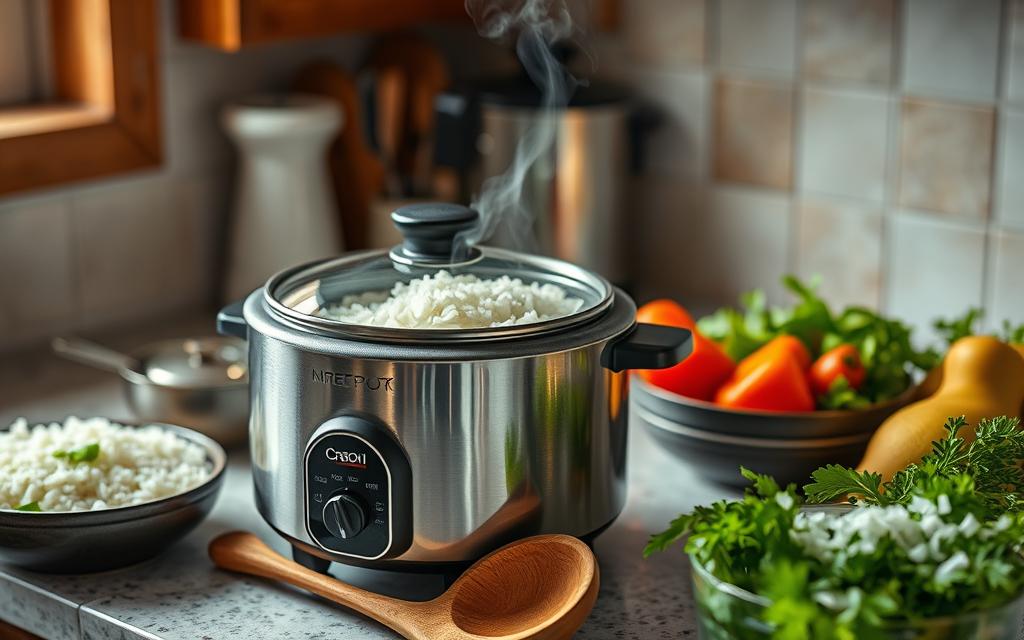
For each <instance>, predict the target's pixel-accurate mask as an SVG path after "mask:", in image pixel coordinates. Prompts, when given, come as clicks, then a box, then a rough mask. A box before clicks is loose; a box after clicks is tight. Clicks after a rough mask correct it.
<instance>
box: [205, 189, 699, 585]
mask: <svg viewBox="0 0 1024 640" xmlns="http://www.w3.org/2000/svg"><path fill="white" fill-rule="evenodd" d="M392 218H393V220H394V221H395V223H396V225H397V226H398V227H399V229H400V231H401V232H402V234H403V236H404V238H405V240H404V243H403V244H402V245H400V246H396V247H395V248H393V249H392V250H391V251H390V252H388V251H369V252H359V253H352V254H348V255H344V256H342V257H340V258H335V259H329V260H324V261H320V262H315V263H312V264H306V265H302V266H298V267H295V268H292V269H288V270H285V271H283V272H281V273H278V274H277V275H275V276H273V277H272V278H271V279H270V280H269V281H268V282H267V284H266V285H265V286H264V287H263V288H261V289H258V290H257V291H255V292H254V293H253V294H251V295H250V296H249V297H248V298H247V299H246V300H245V301H244V303H241V302H240V303H237V304H235V305H232V306H230V307H228V308H226V309H224V310H223V311H222V312H221V313H220V315H219V317H218V325H219V330H220V331H221V332H222V333H226V334H231V335H236V336H240V337H247V338H248V342H249V376H250V381H251V398H252V412H251V418H250V425H249V430H250V446H251V453H252V471H253V478H254V482H255V489H256V503H257V506H258V508H259V511H260V513H261V514H262V516H263V517H264V518H265V519H266V521H267V522H268V523H269V524H270V525H271V526H272V527H273V528H274V529H275V530H276V531H277V532H278V533H280V534H281V535H282V536H284V537H285V538H287V539H288V541H289V542H290V543H291V545H292V547H293V550H294V555H295V557H296V558H297V559H298V560H300V561H301V562H303V563H304V564H306V565H307V566H312V567H315V568H318V569H320V570H326V569H327V567H328V566H329V563H330V562H331V561H334V562H344V563H348V564H356V565H363V566H370V567H374V568H391V569H400V570H415V569H425V570H433V569H438V570H443V567H445V566H446V565H449V566H450V565H459V564H462V563H467V562H471V561H473V560H475V559H477V558H479V557H480V556H482V555H483V554H485V553H487V552H488V551H490V550H492V549H494V548H496V547H498V546H500V545H502V544H504V543H506V542H508V541H509V540H512V539H515V538H519V537H523V536H527V535H533V534H538V533H566V534H572V535H575V536H580V537H587V536H592V535H595V534H597V533H599V532H600V531H602V530H603V529H604V528H605V527H607V526H608V525H609V524H610V523H611V522H612V521H613V520H614V519H615V518H616V516H617V515H618V514H619V512H620V511H621V510H622V507H623V503H624V501H625V498H626V487H625V480H626V473H625V461H626V425H627V413H628V410H627V409H628V399H627V393H628V375H627V374H628V372H627V369H632V368H659V367H666V366H671V365H673V364H675V363H677V362H679V361H680V360H681V359H683V358H684V357H686V356H687V355H688V354H689V352H690V348H691V345H690V338H691V336H690V333H689V332H688V331H686V330H684V329H675V328H670V327H659V326H653V325H643V324H637V323H636V321H635V314H636V307H635V305H634V303H633V301H632V300H631V299H630V298H629V296H627V295H626V294H624V293H623V292H622V291H620V290H618V289H616V288H614V287H612V286H611V285H610V284H609V283H608V282H607V281H606V280H605V279H604V278H602V277H600V276H598V275H596V274H594V273H592V272H590V271H587V270H585V269H582V268H580V267H577V266H575V265H572V264H569V263H567V262H563V261H561V260H557V259H554V258H547V257H538V256H533V255H526V254H520V253H514V252H510V251H505V250H499V249H492V248H487V247H463V246H460V243H458V242H456V241H455V239H456V237H457V236H458V234H460V233H463V232H466V231H467V230H469V229H471V228H472V227H473V226H474V225H475V224H476V223H477V219H478V216H477V214H476V212H475V211H473V210H471V209H469V208H466V207H462V206H459V205H446V204H419V205H413V206H409V207H404V208H402V209H399V210H397V211H396V212H394V213H393V214H392ZM442 269H443V270H446V271H448V272H450V273H452V274H472V275H475V276H477V277H479V278H481V279H493V278H499V277H501V276H511V277H513V278H519V279H521V280H522V281H523V282H524V283H533V282H536V283H540V284H546V283H551V284H555V285H557V286H559V287H561V288H562V289H564V290H565V291H566V292H567V293H568V294H569V295H570V296H572V297H574V298H578V299H579V300H580V301H582V302H581V304H580V305H579V308H578V309H577V310H576V311H575V312H574V313H571V314H570V315H567V316H564V317H556V318H553V319H545V320H541V321H537V322H533V323H529V324H512V325H508V326H496V327H485V328H470V329H451V328H445V329H407V328H395V327H389V326H372V325H369V324H354V323H346V322H341V321H338V320H332V319H330V318H327V317H323V313H324V310H325V309H329V308H330V307H331V306H332V305H337V304H338V303H339V302H341V301H342V300H343V299H344V298H345V297H346V296H351V295H356V294H363V293H365V292H387V291H389V290H391V289H392V287H393V286H394V285H395V284H396V283H399V282H409V281H411V280H413V279H415V278H422V277H423V276H426V275H433V274H436V273H437V272H438V271H439V270H442Z"/></svg>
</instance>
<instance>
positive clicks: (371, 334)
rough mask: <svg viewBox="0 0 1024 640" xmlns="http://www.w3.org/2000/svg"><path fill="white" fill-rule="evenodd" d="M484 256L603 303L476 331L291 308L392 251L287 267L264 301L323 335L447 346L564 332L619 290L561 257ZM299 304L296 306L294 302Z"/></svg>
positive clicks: (492, 252)
mask: <svg viewBox="0 0 1024 640" xmlns="http://www.w3.org/2000/svg"><path fill="white" fill-rule="evenodd" d="M480 249H481V251H482V252H483V254H484V257H492V258H496V259H504V260H509V261H517V262H527V263H529V264H531V265H535V266H538V267H542V268H544V269H545V271H546V272H548V273H551V274H557V275H560V276H562V277H564V278H565V279H566V280H569V281H573V282H576V283H578V284H583V285H584V286H585V287H587V288H590V289H592V290H594V291H595V292H597V293H598V294H600V296H601V297H600V299H599V300H598V301H597V302H596V303H594V304H592V305H590V306H589V307H584V308H583V309H582V310H580V311H577V312H576V313H572V314H569V315H567V316H562V317H559V318H552V319H551V320H542V321H540V322H531V323H526V324H517V325H507V326H501V327H476V328H470V329H405V328H401V327H382V326H377V325H365V324H353V323H348V322H339V321H337V320H330V319H328V318H323V317H320V316H315V315H311V314H308V313H305V312H303V311H299V310H297V309H295V308H294V307H293V306H291V304H289V302H288V299H289V296H294V297H300V298H302V299H305V297H306V296H308V295H310V294H311V293H313V292H315V291H316V290H317V289H318V287H319V280H320V277H322V276H323V275H326V274H330V273H339V270H338V268H339V267H343V266H345V265H354V264H357V263H361V262H364V261H368V260H371V259H375V258H385V259H389V258H388V255H389V254H388V251H387V250H383V249H382V250H370V251H360V252H357V253H353V254H349V255H346V256H342V257H339V258H328V259H326V260H316V261H313V262H308V263H305V264H301V265H298V266H295V267H292V268H289V269H285V270H283V271H281V272H279V273H277V274H275V275H273V276H271V277H270V279H269V280H267V283H266V285H265V286H264V287H263V299H264V301H265V303H266V304H267V305H268V307H269V308H270V310H271V311H272V312H273V313H274V314H275V315H277V316H278V317H280V318H283V319H286V320H288V321H290V322H292V323H294V324H297V325H300V326H302V327H305V328H307V329H313V330H315V331H317V332H319V333H327V334H329V335H337V336H340V337H346V338H354V339H359V340H381V341H387V342H397V343H420V342H444V341H452V340H474V341H476V340H479V341H487V340H502V339H508V338H522V337H529V336H535V335H539V334H546V333H551V332H555V331H560V330H562V329H565V328H567V327H571V326H577V325H580V324H582V323H585V322H587V321H589V320H591V319H593V318H595V317H597V316H599V315H601V314H603V313H604V312H605V311H606V310H607V309H608V308H609V307H610V306H611V304H612V301H613V297H614V288H613V287H612V285H611V283H609V282H608V281H607V280H606V279H605V278H603V277H602V276H600V275H598V274H596V273H594V272H592V271H589V270H587V269H584V268H583V267H580V266H577V265H574V264H572V263H569V262H565V261H563V260H559V259H557V258H549V257H545V256H535V255H530V254H524V253H517V252H514V251H507V250H503V249H494V248H490V247H486V248H485V247H481V248H480ZM282 287H287V288H288V291H286V292H284V293H285V295H283V296H280V297H279V296H278V295H277V293H278V290H279V289H281V288H282ZM292 304H294V303H292Z"/></svg>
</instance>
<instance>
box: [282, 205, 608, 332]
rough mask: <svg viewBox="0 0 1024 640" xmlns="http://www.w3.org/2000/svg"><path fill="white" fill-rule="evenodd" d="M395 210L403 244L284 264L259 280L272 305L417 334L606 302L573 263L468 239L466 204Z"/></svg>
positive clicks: (539, 327) (523, 328)
mask: <svg viewBox="0 0 1024 640" xmlns="http://www.w3.org/2000/svg"><path fill="white" fill-rule="evenodd" d="M391 217H392V220H393V221H394V222H395V225H396V226H397V227H398V229H399V230H400V231H401V232H402V235H403V236H404V238H405V240H404V242H403V243H402V244H401V245H399V246H396V247H394V248H393V249H391V251H390V252H388V251H365V252H360V253H354V254H349V255H346V256H343V257H340V258H336V259H333V260H327V261H323V262H318V263H314V264H312V265H305V266H301V267H297V268H295V269H291V270H288V271H285V272H282V273H280V274H278V275H276V276H274V277H273V278H271V280H270V282H268V283H267V286H266V288H265V296H266V299H267V301H268V303H269V304H270V306H271V308H272V309H273V310H274V311H275V312H277V313H278V314H281V315H283V316H285V317H287V318H290V319H291V320H293V321H297V322H300V323H302V324H305V325H311V326H315V327H317V328H320V329H328V330H331V331H333V332H338V333H342V334H346V335H351V336H356V337H366V338H385V339H391V340H402V341H422V340H450V339H453V338H466V339H487V338H497V337H508V336H517V335H530V334H535V333H539V332H546V331H551V330H555V329H559V328H563V327H565V326H568V325H571V324H576V323H579V322H583V321H585V320H587V319H589V318H592V317H594V316H595V315H597V314H599V313H601V312H603V311H604V310H605V309H606V308H607V307H608V306H609V305H610V304H611V302H612V287H611V285H610V284H608V282H607V281H606V280H605V279H604V278H602V277H600V276H598V275H597V274H594V273H592V272H590V271H588V270H586V269H583V268H581V267H578V266H576V265H573V264H570V263H568V262H564V261H562V260H556V259H554V258H545V257H541V256H534V255H529V254H523V253H517V252H514V251H506V250H501V249H493V248H488V247H471V246H467V245H466V244H465V243H464V242H462V241H461V237H462V236H463V235H465V234H466V233H467V232H468V231H470V230H472V229H473V228H474V227H475V226H476V225H477V224H478V221H479V216H478V214H477V212H476V211H474V210H472V209H470V208H468V207H464V206H461V205H454V204H433V203H431V204H415V205H409V206H406V207H402V208H400V209H398V210H396V211H395V212H394V213H392V214H391Z"/></svg>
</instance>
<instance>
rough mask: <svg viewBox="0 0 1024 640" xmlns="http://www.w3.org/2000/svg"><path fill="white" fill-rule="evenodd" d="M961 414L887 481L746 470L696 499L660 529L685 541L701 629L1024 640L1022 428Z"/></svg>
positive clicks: (651, 547)
mask: <svg viewBox="0 0 1024 640" xmlns="http://www.w3.org/2000/svg"><path fill="white" fill-rule="evenodd" d="M964 426H965V422H964V420H963V419H962V418H961V419H955V420H950V421H949V422H947V424H946V429H947V436H946V437H945V438H944V439H942V440H940V441H938V442H936V443H934V450H933V453H932V454H930V455H929V456H926V457H925V458H924V459H923V460H922V461H921V462H920V463H919V464H917V465H913V466H911V467H908V468H907V469H906V470H904V471H903V472H901V473H899V474H897V475H896V476H895V477H894V478H893V479H892V481H890V482H889V483H885V484H883V483H882V482H881V477H880V476H878V475H877V474H872V473H862V472H857V471H854V470H852V469H846V468H843V467H838V466H831V467H827V468H823V469H820V470H819V471H817V472H815V474H814V482H813V483H811V484H809V485H807V486H806V487H804V492H805V493H806V495H807V502H811V503H813V502H825V501H828V500H833V499H837V498H843V497H846V496H853V497H852V498H848V499H847V504H844V505H814V504H807V503H805V500H804V499H803V498H802V497H801V496H800V494H799V493H798V492H797V490H796V487H795V486H794V485H790V486H788V487H786V488H781V487H779V486H778V485H777V484H776V482H775V481H774V480H773V479H771V478H769V477H766V476H761V475H758V474H755V473H752V472H750V471H746V470H745V471H744V475H745V476H746V477H747V478H748V479H750V480H751V482H752V486H751V488H750V489H749V490H748V491H747V493H746V495H745V496H744V497H743V498H742V499H741V500H734V501H720V502H716V503H714V504H712V505H710V506H706V507H698V508H697V509H695V510H694V512H693V513H691V514H687V515H683V516H680V517H679V518H677V519H676V520H674V521H673V522H672V524H671V526H670V527H669V529H668V530H666V531H665V532H663V533H660V534H658V535H655V536H653V537H652V538H651V541H650V543H649V544H648V546H647V548H646V549H645V552H644V553H645V555H650V554H651V553H654V552H657V551H662V550H664V549H666V548H667V547H669V546H672V545H673V544H674V543H676V542H677V541H681V540H682V539H683V538H686V541H685V550H686V552H687V553H688V554H689V556H690V559H691V563H692V565H693V570H694V571H693V575H694V585H695V596H696V599H697V604H698V612H699V616H700V629H701V637H702V638H714V639H718V638H723V639H724V638H732V639H739V640H743V639H746V638H751V639H753V638H774V639H778V640H797V639H805V638H806V639H813V640H817V639H825V638H839V639H841V640H867V639H872V638H901V639H908V640H909V639H912V638H922V639H923V638H993V639H999V640H1002V639H1006V640H1016V638H1017V637H1018V633H1019V631H1020V628H1021V622H1022V619H1024V597H1022V593H1024V556H1022V555H1021V545H1022V542H1024V512H1022V511H1021V505H1022V501H1021V499H1020V498H1021V494H1020V492H1019V489H1018V487H1021V486H1024V483H1022V481H1024V472H1022V471H1021V467H1020V463H1021V461H1022V460H1024V432H1022V431H1020V430H1019V429H1018V420H1017V418H1005V417H1003V418H996V419H993V420H988V421H982V422H981V423H980V424H979V425H978V428H977V438H976V439H975V440H974V441H973V442H971V443H968V442H966V441H965V439H964V438H961V437H960V436H959V435H958V432H959V430H960V429H961V428H963V427H964Z"/></svg>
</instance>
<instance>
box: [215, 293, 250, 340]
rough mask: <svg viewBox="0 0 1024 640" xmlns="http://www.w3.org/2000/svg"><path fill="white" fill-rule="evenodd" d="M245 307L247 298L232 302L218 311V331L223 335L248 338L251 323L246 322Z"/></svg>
mask: <svg viewBox="0 0 1024 640" xmlns="http://www.w3.org/2000/svg"><path fill="white" fill-rule="evenodd" d="M243 307H245V299H244V298H243V299H241V300H239V301H237V302H232V303H231V304H229V305H228V306H226V307H224V308H223V309H221V310H220V312H218V313H217V333H219V334H220V335H222V336H234V337H236V338H241V339H242V340H247V339H248V338H249V325H248V324H247V323H246V322H245V315H244V314H243V313H242V309H243Z"/></svg>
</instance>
